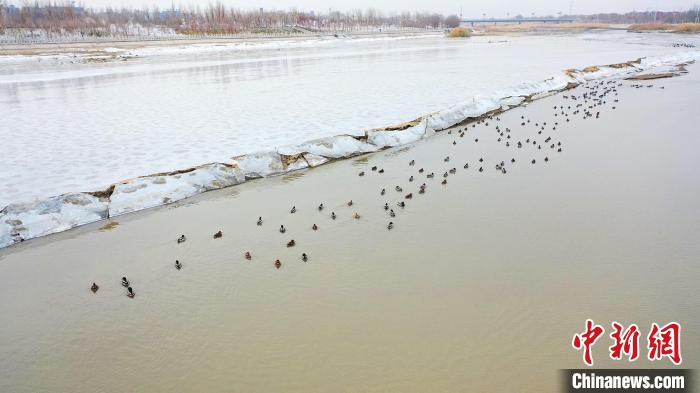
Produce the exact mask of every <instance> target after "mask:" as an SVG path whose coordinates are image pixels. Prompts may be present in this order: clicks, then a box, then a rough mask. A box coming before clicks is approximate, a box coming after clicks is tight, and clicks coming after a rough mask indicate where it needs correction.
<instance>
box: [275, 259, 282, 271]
mask: <svg viewBox="0 0 700 393" xmlns="http://www.w3.org/2000/svg"><path fill="white" fill-rule="evenodd" d="M275 267H276V268H278V269H279V268H280V267H282V262H280V260H279V259H277V260H275Z"/></svg>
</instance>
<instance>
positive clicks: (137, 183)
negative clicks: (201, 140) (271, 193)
mask: <svg viewBox="0 0 700 393" xmlns="http://www.w3.org/2000/svg"><path fill="white" fill-rule="evenodd" d="M244 181H245V177H244V176H243V172H242V171H241V170H240V168H238V167H237V166H235V165H227V164H220V163H214V164H207V165H202V166H200V167H196V168H190V169H187V170H184V171H178V172H173V173H166V174H157V175H151V176H145V177H139V178H136V179H132V180H128V181H126V182H122V183H119V184H116V185H114V191H113V192H112V194H111V196H110V203H109V216H110V217H114V216H118V215H120V214H124V213H129V212H133V211H138V210H143V209H147V208H149V207H154V206H160V205H165V204H168V203H171V202H175V201H179V200H181V199H184V198H187V197H190V196H192V195H196V194H200V193H203V192H205V191H210V190H217V189H220V188H224V187H230V186H233V185H236V184H239V183H242V182H244Z"/></svg>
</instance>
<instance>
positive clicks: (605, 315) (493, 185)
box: [0, 66, 700, 392]
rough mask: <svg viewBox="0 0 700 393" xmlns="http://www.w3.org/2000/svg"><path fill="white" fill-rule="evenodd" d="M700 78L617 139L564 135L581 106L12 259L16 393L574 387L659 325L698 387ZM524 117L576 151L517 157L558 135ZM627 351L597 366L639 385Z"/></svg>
mask: <svg viewBox="0 0 700 393" xmlns="http://www.w3.org/2000/svg"><path fill="white" fill-rule="evenodd" d="M699 71H700V69H698V66H692V67H691V68H690V73H689V74H688V75H684V76H681V77H676V78H671V79H663V80H658V81H653V82H643V83H644V84H645V85H646V84H651V85H653V86H654V87H652V88H642V89H634V88H631V87H629V86H630V85H632V84H633V82H623V84H624V87H621V88H620V93H619V97H618V98H619V100H620V102H619V103H617V104H615V105H616V109H615V110H613V109H611V108H610V106H611V105H606V106H605V107H604V108H602V109H595V110H596V111H597V110H600V112H601V116H600V119H586V120H582V119H581V118H580V116H578V117H576V118H575V119H574V120H573V121H571V122H570V123H567V124H563V123H564V122H562V121H561V120H560V119H561V117H557V118H555V117H553V115H552V113H553V109H552V107H553V106H554V105H565V106H567V105H570V104H571V101H570V100H565V99H564V98H563V97H562V95H561V94H560V95H557V96H554V97H549V98H546V99H543V100H540V101H537V102H535V103H534V104H532V105H530V106H528V107H525V108H519V109H515V110H512V111H510V112H508V113H505V114H502V115H501V116H500V118H501V121H500V122H495V121H491V122H490V124H489V126H488V127H487V126H485V125H479V126H477V127H476V128H471V127H469V128H468V132H467V133H466V135H465V137H464V138H459V137H458V135H456V133H454V132H453V134H452V135H449V134H447V133H446V132H445V133H441V134H440V135H438V136H436V137H434V138H432V139H430V140H426V141H421V142H419V143H416V144H415V145H413V146H410V147H403V148H396V149H390V150H386V151H383V152H379V153H376V154H372V155H367V156H363V157H358V158H355V159H351V160H347V161H342V162H336V163H333V164H330V165H326V166H322V167H319V168H315V169H313V170H309V171H303V172H297V173H293V174H289V175H285V176H279V177H274V178H268V179H261V180H258V181H254V182H249V183H246V184H243V185H241V186H237V187H234V188H231V189H227V190H221V191H217V192H211V193H208V194H205V195H202V196H200V197H197V198H192V199H189V200H187V201H183V202H182V203H177V204H174V205H170V206H166V207H162V208H158V209H153V210H150V211H147V212H143V213H138V214H133V215H128V216H124V217H119V218H115V219H114V220H113V221H114V222H115V223H118V225H117V224H111V225H109V228H110V230H104V228H107V227H105V224H106V223H104V222H102V223H96V224H94V225H90V226H87V227H84V228H79V229H77V230H74V231H69V232H66V233H63V234H59V235H56V236H50V237H47V238H43V239H37V240H34V241H29V242H25V243H24V244H22V245H19V246H16V247H11V248H8V249H5V250H0V315H2V323H0V354H1V355H2V356H0V391H3V392H88V391H90V392H94V391H99V392H118V391H119V392H121V391H125V390H126V391H134V392H171V391H183V392H187V391H193V392H194V391H197V392H199V391H207V392H218V391H246V392H254V391H265V392H269V391H289V392H311V391H318V392H327V391H338V392H344V391H347V392H355V391H373V392H387V391H394V392H407V391H415V392H425V391H451V392H454V391H465V392H467V391H482V392H490V391H493V392H507V391H519V392H543V391H558V383H559V380H558V374H557V372H558V370H559V369H560V368H577V367H581V366H582V361H581V353H579V352H576V351H574V350H573V349H571V344H570V342H571V337H572V336H573V334H574V333H576V332H578V331H581V330H583V327H584V322H585V320H586V318H592V319H594V320H595V321H596V322H597V323H600V324H602V325H603V326H604V327H606V329H607V330H608V331H607V332H606V335H607V334H608V333H609V330H610V322H611V321H613V320H616V321H619V322H621V323H623V324H629V323H637V324H638V325H639V326H640V327H641V330H642V337H643V338H642V341H641V342H640V344H641V345H642V347H641V349H642V351H645V345H646V342H645V340H644V337H645V335H646V333H647V332H648V329H649V325H650V323H651V322H654V321H656V322H659V323H666V322H668V321H672V320H675V321H678V322H680V323H681V324H682V326H683V328H684V330H683V333H682V334H683V337H682V351H683V359H684V363H683V366H684V367H686V368H697V367H698V366H699V365H700V363H699V361H698V355H700V335H699V334H698V331H697V327H698V326H700V300H698V299H700V298H699V297H698V293H699V289H700V284H698V282H700V267H699V266H698V255H700V241H699V240H698V239H699V237H698V234H700V207H698V204H697V201H698V200H700V181H698V180H700V179H699V178H698V174H697V166H698V164H699V162H698V160H699V158H698V157H699V155H698V154H697V149H698V146H700V134H698V132H697V124H698V123H700V112H698V111H697V102H698V98H700V96H699V95H698V92H700V77H699V76H698V75H700V74H699V73H698V72H699ZM661 86H664V89H661V88H660V87H661ZM577 91H580V88H578V89H577ZM521 115H524V116H526V117H527V118H529V119H532V120H531V122H532V123H534V122H542V121H547V122H548V124H552V123H553V122H554V121H558V122H559V123H560V126H558V127H557V130H556V131H549V130H548V131H546V132H545V133H544V135H552V137H553V139H554V141H555V142H556V141H561V142H562V145H563V152H561V153H556V152H554V151H552V150H551V149H549V148H548V147H545V146H543V148H542V150H539V151H538V150H537V149H536V148H533V147H529V148H523V149H516V148H515V147H514V146H511V147H510V148H505V147H504V146H503V145H502V144H499V143H497V142H496V138H497V135H496V133H495V131H494V125H495V124H499V125H500V126H501V127H502V128H505V127H509V128H511V129H512V134H513V135H514V137H513V139H514V140H515V141H517V140H524V139H525V138H534V139H544V137H545V136H540V135H536V133H535V128H534V127H533V126H530V125H528V126H527V127H522V126H520V121H521V120H520V116H521ZM526 130H527V131H526ZM475 138H479V142H478V143H476V142H474V139H475ZM453 140H456V141H457V145H452V141H453ZM446 155H449V156H450V158H451V159H450V161H449V162H444V161H443V158H444V157H445V156H446ZM545 156H548V157H549V159H550V160H549V161H548V162H546V163H545V162H544V161H543V158H544V157H545ZM480 157H483V158H484V160H485V163H483V164H479V163H478V159H479V158H480ZM511 158H515V159H516V163H515V164H510V163H509V162H508V160H510V159H511ZM533 158H535V159H536V160H537V163H536V164H535V165H532V164H530V163H529V162H530V160H531V159H533ZM411 159H415V160H416V166H415V167H411V166H409V165H408V162H409V161H410V160H411ZM501 160H504V161H506V168H507V170H508V173H507V174H506V175H503V174H501V173H500V172H497V171H496V170H495V169H494V165H495V164H496V163H497V162H500V161H501ZM465 162H469V164H470V169H468V170H464V169H463V165H464V163H465ZM373 165H378V166H379V167H380V168H384V169H385V173H384V174H378V173H376V172H373V171H371V170H370V167H371V166H373ZM480 165H481V166H483V167H484V172H483V173H479V172H477V169H478V167H479V166H480ZM420 167H423V168H425V169H426V171H427V172H431V171H432V172H435V173H436V177H435V179H425V176H423V175H418V174H417V170H418V168H420ZM452 167H456V168H457V173H456V174H455V175H450V176H448V178H447V180H448V184H447V185H444V186H443V185H441V184H440V181H441V180H442V173H443V172H444V171H446V170H448V169H450V168H452ZM360 171H365V172H366V173H367V175H366V176H364V177H358V176H357V173H358V172H360ZM412 174H413V175H414V176H415V177H416V180H415V181H414V182H412V183H409V182H408V180H407V179H408V177H409V176H410V175H412ZM423 182H426V183H427V192H426V194H424V195H419V194H418V193H417V189H418V186H419V185H420V184H421V183H423ZM396 185H400V186H401V187H403V189H404V192H402V193H398V192H396V191H394V187H395V186H396ZM381 188H386V190H387V195H386V196H384V197H382V196H380V194H379V192H380V190H381ZM411 191H412V192H413V194H414V197H413V199H411V200H406V202H407V207H406V208H404V209H401V208H398V207H397V206H396V205H395V203H396V202H398V201H400V200H404V199H403V195H404V194H406V193H407V192H411ZM350 199H352V200H353V202H354V205H353V206H352V207H348V206H347V205H346V202H347V201H349V200H350ZM385 201H386V202H388V203H389V204H390V205H391V207H392V208H393V209H394V210H395V211H396V214H397V216H396V217H395V218H393V219H392V218H390V217H388V215H387V213H386V212H385V211H384V210H383V208H382V206H383V204H384V202H385ZM319 203H324V205H325V207H326V208H325V209H324V210H323V212H319V211H318V210H317V208H316V207H317V206H318V204H319ZM292 206H296V208H297V213H296V214H293V215H292V214H290V213H289V209H291V207H292ZM331 212H335V213H336V214H337V216H338V218H337V219H336V220H335V221H334V220H331V219H330V217H329V216H330V214H331ZM355 212H357V213H359V214H360V216H361V218H360V219H359V220H355V219H353V218H352V214H353V213H355ZM258 216H263V219H264V225H263V226H262V227H258V226H256V225H255V221H256V220H257V218H258ZM389 221H393V222H394V223H395V227H394V229H393V230H391V231H388V230H387V229H386V225H387V223H388V222H389ZM314 223H315V224H317V225H318V226H319V230H318V231H312V230H311V226H312V225H313V224H314ZM280 224H284V225H285V226H286V227H287V229H288V230H287V232H286V233H285V234H280V233H279V232H278V228H279V225H280ZM101 229H102V230H101ZM218 230H222V231H223V234H224V236H223V238H221V239H213V237H212V235H213V234H214V233H215V232H216V231H218ZM180 234H186V235H187V237H188V240H187V242H185V243H184V244H180V245H178V244H176V242H175V239H176V238H177V237H178V236H179V235H180ZM291 239H295V241H296V243H297V245H296V246H295V247H292V248H287V247H286V246H285V245H286V243H287V242H288V241H289V240H291ZM245 251H250V252H251V253H252V255H253V259H252V260H251V261H247V260H245V259H244V257H243V254H244V252H245ZM302 252H305V253H307V254H308V255H309V258H310V259H309V261H308V262H306V263H304V262H302V261H301V258H300V256H301V253H302ZM176 259H178V260H179V261H180V262H181V263H182V265H183V268H182V270H179V271H178V270H176V269H175V268H174V266H173V263H174V261H175V260H176ZM275 259H280V260H281V262H282V267H281V268H280V269H279V270H277V269H275V267H274V266H273V262H274V260H275ZM124 275H126V276H127V277H128V278H129V279H130V280H131V283H132V286H133V288H134V290H135V292H136V297H135V298H134V299H129V298H127V297H126V296H125V291H124V288H123V287H121V285H120V283H119V280H120V278H121V277H122V276H124ZM93 281H95V282H97V283H98V284H99V285H100V290H99V291H98V292H97V293H96V294H92V293H91V292H90V285H91V284H92V282H93ZM608 341H609V340H608V339H607V337H606V338H605V339H603V340H601V341H600V342H599V344H597V345H596V346H595V347H594V359H595V361H596V366H597V367H628V366H629V363H627V362H613V361H611V360H609V359H608V358H607V346H609V342H608ZM669 365H670V363H669V362H668V361H667V360H664V361H661V362H656V363H650V362H649V361H647V360H646V359H641V360H638V361H637V362H635V363H634V364H633V365H632V366H633V367H668V366H669Z"/></svg>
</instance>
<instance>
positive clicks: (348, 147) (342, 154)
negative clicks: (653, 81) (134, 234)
mask: <svg viewBox="0 0 700 393" xmlns="http://www.w3.org/2000/svg"><path fill="white" fill-rule="evenodd" d="M697 57H700V53H698V52H685V53H681V54H677V55H671V56H660V57H650V58H641V59H637V60H633V61H629V62H625V63H619V64H610V65H604V66H593V67H587V68H584V69H582V70H576V69H570V70H565V71H564V72H563V73H562V74H561V75H557V76H554V77H551V78H549V79H546V80H543V81H540V82H527V83H522V84H520V85H518V86H515V87H513V88H511V89H508V90H506V91H500V92H496V93H494V94H493V95H492V96H490V97H474V98H472V99H471V100H468V101H464V102H460V103H458V104H455V105H453V106H452V107H450V108H447V109H444V110H441V111H438V112H435V113H431V114H428V115H425V116H422V117H420V118H418V119H415V120H413V121H410V122H406V123H403V124H401V125H397V126H391V127H385V128H382V129H372V130H367V131H364V132H363V133H362V134H357V135H347V134H346V135H337V136H333V137H327V138H321V139H316V140H311V141H308V142H304V143H301V144H299V145H295V146H287V147H281V148H278V149H276V150H273V151H265V152H259V153H253V154H247V155H243V156H237V157H232V158H231V161H230V162H227V163H209V164H204V165H200V166H196V167H192V168H188V169H183V170H178V171H174V172H168V173H157V174H152V175H147V176H142V177H138V178H135V179H130V180H125V181H121V182H118V183H115V184H113V185H111V186H110V187H108V188H107V189H105V190H101V191H95V192H73V193H67V194H63V195H59V196H55V197H51V198H48V199H45V200H37V201H33V202H27V203H14V204H10V205H8V206H6V207H5V208H4V209H2V210H0V248H1V247H6V246H9V245H11V244H14V243H19V242H22V241H24V240H27V239H32V238H36V237H40V236H45V235H49V234H53V233H58V232H62V231H65V230H68V229H71V228H74V227H77V226H80V225H85V224H88V223H92V222H95V221H99V220H104V219H107V218H110V217H116V216H119V215H122V214H126V213H131V212H135V211H139V210H143V209H148V208H151V207H156V206H161V205H165V204H168V203H172V202H175V201H179V200H182V199H185V198H188V197H191V196H193V195H197V194H200V193H203V192H206V191H211V190H217V189H221V188H225V187H230V186H233V185H236V184H240V183H243V182H245V181H246V180H250V179H255V178H260V177H266V176H273V175H278V174H283V173H287V172H291V171H296V170H300V169H306V168H312V167H316V166H319V165H323V164H325V163H328V162H331V161H333V160H338V159H343V158H348V157H352V156H356V155H360V154H365V153H371V152H375V151H378V150H381V149H386V148H389V147H394V146H400V145H405V144H409V143H412V142H415V141H418V140H420V139H424V138H427V137H430V136H432V135H434V134H435V133H436V132H439V131H442V130H445V129H448V128H450V127H452V126H454V125H456V124H459V123H462V122H464V121H469V120H475V119H479V118H481V117H483V116H487V115H492V114H496V113H500V112H503V111H506V110H509V109H511V108H514V107H517V106H519V105H522V104H523V103H525V102H529V101H532V100H536V99H539V98H543V97H546V96H549V95H552V94H556V93H558V92H561V91H564V90H567V89H570V88H572V87H575V86H577V85H578V84H580V83H583V82H585V81H589V80H596V79H604V78H625V77H628V76H631V75H634V74H639V73H642V72H650V71H656V72H659V71H664V72H668V71H669V70H674V69H678V67H680V66H682V65H684V64H687V63H689V62H692V61H694V60H695V59H696V58H697Z"/></svg>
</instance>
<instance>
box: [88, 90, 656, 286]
mask: <svg viewBox="0 0 700 393" xmlns="http://www.w3.org/2000/svg"><path fill="white" fill-rule="evenodd" d="M621 86H623V83H621V82H619V81H615V80H608V81H597V82H587V83H584V84H582V85H580V86H578V87H577V88H574V89H573V90H570V91H569V92H568V94H567V93H562V94H561V96H562V98H563V101H564V104H563V105H554V106H553V108H552V109H553V112H552V116H551V117H550V118H549V119H548V120H547V121H540V120H535V119H534V118H528V117H526V116H525V115H522V116H520V119H519V120H518V122H519V125H517V124H518V122H515V123H514V124H516V126H515V127H514V128H513V129H511V128H510V127H506V126H505V125H504V124H503V123H502V122H501V118H500V117H499V116H497V114H490V115H485V116H482V117H481V118H480V119H478V120H476V121H472V122H470V123H467V124H466V125H461V126H456V127H454V128H452V129H450V130H448V131H447V134H448V135H451V136H453V137H451V138H449V144H450V145H452V146H456V145H457V143H458V141H460V140H463V138H465V136H466V135H467V133H468V132H469V131H470V126H471V128H472V129H475V128H476V127H477V126H478V127H480V128H486V129H490V130H492V131H493V132H494V133H495V135H494V136H493V137H494V139H495V142H497V143H498V144H500V145H502V146H503V147H504V148H505V149H506V150H508V149H518V150H525V151H526V153H531V154H532V155H533V156H532V158H531V159H529V162H530V164H531V165H535V164H537V162H538V160H539V159H541V160H542V161H543V162H545V163H546V162H549V161H550V158H549V157H550V155H554V154H557V153H561V152H562V151H563V146H562V142H561V141H560V140H558V138H557V130H559V129H560V128H561V127H562V126H564V125H565V124H566V123H569V122H570V121H572V120H574V119H577V118H580V119H583V120H586V119H599V118H600V115H601V112H600V109H602V108H603V107H605V106H607V107H610V108H611V109H613V110H614V109H615V108H616V105H617V103H618V101H619V99H618V97H617V96H618V89H619V88H620V87H621ZM638 86H641V85H635V84H631V85H630V87H633V88H639V87H638ZM647 86H652V85H647ZM575 93H577V94H575ZM478 142H479V139H478V138H474V139H473V143H478ZM526 149H530V150H526ZM542 156H543V157H542ZM454 160H455V158H454V157H451V156H450V155H447V156H444V157H442V158H441V161H442V162H443V163H451V162H454ZM407 164H408V166H409V167H410V168H412V169H411V170H412V171H414V173H413V174H411V175H410V176H409V177H408V179H407V183H408V184H397V185H393V190H394V191H395V192H396V193H399V194H400V195H401V196H402V197H401V198H400V199H399V200H398V201H396V202H395V206H394V205H390V204H389V202H388V201H386V198H387V187H386V186H385V187H382V188H380V189H379V190H378V195H379V196H380V197H381V199H382V200H381V201H380V202H379V204H380V206H381V209H383V210H384V212H385V214H386V215H387V216H388V219H387V224H386V229H387V230H392V229H393V228H394V227H395V224H394V218H395V217H396V216H397V211H400V210H403V209H405V208H406V206H407V202H409V201H410V200H412V199H413V198H414V193H416V194H419V195H420V194H425V193H426V192H427V189H428V183H429V182H431V181H434V180H433V179H435V177H436V173H435V172H434V170H431V169H429V168H428V167H427V166H419V165H417V162H416V160H415V159H411V160H410V161H409V162H408V163H407ZM516 164H517V162H516V159H515V156H514V155H512V154H511V155H509V156H508V158H504V159H499V160H496V161H495V164H494V165H493V166H492V167H491V168H493V169H494V170H495V171H496V173H499V174H504V175H505V174H507V173H509V172H508V170H509V169H510V168H511V167H513V166H514V165H516ZM443 165H444V164H443ZM448 165H449V164H448ZM460 166H461V167H462V170H461V172H467V171H469V170H470V169H471V168H475V172H477V173H483V172H484V171H486V170H489V166H487V165H486V159H485V158H484V157H483V156H482V157H479V158H478V159H477V160H475V162H473V163H470V162H465V163H464V164H463V165H462V164H461V163H460ZM416 167H417V169H416ZM368 172H369V173H377V174H383V173H385V169H384V168H379V167H377V166H372V167H371V168H370V170H369V171H368ZM439 172H440V171H439ZM457 173H458V170H457V166H455V167H452V168H449V169H447V170H445V171H444V172H443V173H442V174H441V177H442V180H441V181H440V184H441V185H443V186H446V185H447V184H448V178H449V177H450V176H454V175H456V174H457ZM358 175H359V176H360V177H363V178H365V179H369V178H370V177H369V175H368V173H366V172H365V171H361V172H359V173H358ZM419 179H425V180H424V181H421V180H419ZM363 181H364V180H363ZM368 181H369V180H368ZM414 183H415V184H417V183H420V185H417V186H414V185H413V184H414ZM412 186H413V187H415V188H413V189H411V187H412ZM404 188H407V189H406V190H404ZM345 204H346V205H347V206H348V207H350V208H352V207H353V206H354V204H355V203H354V202H353V200H349V201H347V202H346V203H345ZM394 207H396V209H397V210H394ZM316 209H317V210H318V212H324V210H325V209H326V208H325V206H324V204H323V203H320V204H319V205H318V206H317V207H316ZM296 212H297V208H296V206H292V207H291V209H290V210H289V214H295V213H296ZM328 217H329V219H330V220H331V221H333V220H336V218H337V217H338V216H337V215H336V212H335V211H331V212H330V214H329V215H328ZM352 217H353V218H354V219H356V220H359V219H360V218H361V217H360V214H358V213H357V212H355V213H354V214H353V215H352ZM263 224H264V220H263V217H262V216H260V217H258V219H257V221H256V225H257V226H262V225H263ZM310 229H311V230H313V231H318V230H319V226H318V225H317V224H316V223H313V225H311V226H310ZM279 232H280V233H282V234H285V233H286V232H287V228H286V227H285V226H284V224H280V226H279ZM222 237H223V232H222V231H218V232H216V233H214V235H213V238H214V239H220V238H222ZM185 241H187V237H186V236H185V235H182V236H180V237H179V238H177V239H176V242H177V244H182V243H184V242H185ZM296 245H297V243H296V241H295V240H294V239H291V240H289V241H288V242H287V243H286V246H287V247H288V248H292V247H295V246H296ZM243 256H244V258H245V259H246V260H251V259H252V258H253V257H252V254H251V252H250V251H245V253H244V254H243ZM300 259H301V261H303V262H307V261H308V260H309V259H310V257H309V255H308V254H307V253H306V252H302V253H301V255H300ZM273 265H274V267H275V268H276V269H279V268H281V267H282V262H281V261H280V259H275V261H274V263H273ZM174 267H175V269H177V270H181V269H182V267H183V265H182V264H181V263H180V261H179V260H176V261H175V263H174ZM121 285H122V286H124V287H125V288H126V295H127V296H128V297H130V298H133V297H134V296H135V292H134V290H133V288H132V287H131V284H130V282H129V280H128V279H127V278H126V277H122V280H121ZM98 289H99V286H98V285H97V284H96V283H93V284H92V287H91V290H92V292H97V291H98Z"/></svg>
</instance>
